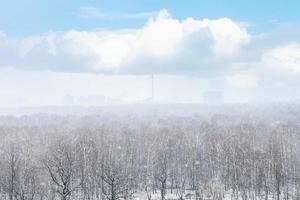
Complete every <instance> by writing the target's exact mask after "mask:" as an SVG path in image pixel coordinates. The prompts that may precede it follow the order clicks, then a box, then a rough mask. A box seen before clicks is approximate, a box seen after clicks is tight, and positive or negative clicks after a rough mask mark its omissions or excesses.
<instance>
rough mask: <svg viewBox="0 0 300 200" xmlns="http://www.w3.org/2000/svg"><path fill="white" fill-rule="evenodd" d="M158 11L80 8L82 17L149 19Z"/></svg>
mask: <svg viewBox="0 0 300 200" xmlns="http://www.w3.org/2000/svg"><path fill="white" fill-rule="evenodd" d="M157 13H158V12H154V11H153V12H138V13H111V12H104V11H101V10H100V9H98V8H96V7H93V6H83V7H81V8H80V16H81V17H82V18H99V19H148V18H150V17H154V16H156V15H157Z"/></svg>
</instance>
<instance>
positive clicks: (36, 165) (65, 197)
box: [0, 111, 300, 200]
mask: <svg viewBox="0 0 300 200" xmlns="http://www.w3.org/2000/svg"><path fill="white" fill-rule="evenodd" d="M255 112H256V111H255ZM268 112H271V111H268ZM256 113H260V114H259V115H251V113H250V112H248V111H247V112H246V113H245V114H240V113H237V114H230V113H229V114H228V113H223V114H217V113H215V114H214V115H212V116H204V115H201V114H188V115H181V114H177V115H176V114H162V113H159V114H153V113H152V114H148V115H138V114H134V113H127V114H124V113H123V114H116V113H108V112H102V113H100V114H86V115H75V114H74V115H73V114H68V115H57V114H31V115H22V116H9V115H7V116H1V117H0V138H1V139H0V199H1V200H56V199H59V200H127V199H128V200H134V199H137V200H138V199H142V200H175V199H176V200H177V199H178V200H184V199H197V200H208V199H209V200H222V199H228V200H229V199H230V200H248V199H249V200H268V199H274V200H289V199H291V200H299V199H300V156H299V155H300V126H299V125H300V123H299V122H300V118H299V114H297V113H296V114H295V112H292V111H291V112H290V111H287V112H282V111H277V112H276V114H269V115H268V114H266V113H264V112H256ZM298 113H299V112H298Z"/></svg>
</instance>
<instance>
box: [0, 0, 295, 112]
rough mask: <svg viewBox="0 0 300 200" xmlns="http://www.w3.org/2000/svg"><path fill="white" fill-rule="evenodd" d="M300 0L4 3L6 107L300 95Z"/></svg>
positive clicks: (0, 30)
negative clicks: (209, 95) (85, 100)
mask: <svg viewBox="0 0 300 200" xmlns="http://www.w3.org/2000/svg"><path fill="white" fill-rule="evenodd" d="M299 8H300V1H298V0H288V1H287V0H286V1H283V0H277V1H275V0H273V1H271V0H264V1H263V0H252V1H245V0H239V1H238V0H218V1H217V0H215V1H212V0H210V1H209V0H202V1H201V0H197V1H196V0H190V1H171V0H169V1H167V0H165V1H162V0H151V1H150V0H148V1H146V0H139V1H138V0H123V1H120V0H119V1H117V0H110V1H104V0H98V1H96V0H85V1H83V0H82V1H81V0H80V1H79V0H77V1H74V0H72V1H71V0H65V1H63V0H51V1H50V0H47V1H46V0H44V1H41V0H18V1H17V0H10V1H2V2H1V6H0V96H1V97H2V98H1V99H0V107H5V106H32V105H63V104H64V98H65V97H66V96H74V97H75V99H77V100H75V102H76V103H78V104H81V103H82V102H80V99H82V98H81V97H88V96H92V97H94V96H105V97H107V98H108V99H110V100H111V101H112V102H126V103H136V102H147V101H148V100H149V98H150V97H151V73H152V72H154V73H155V101H156V102H158V103H201V102H204V101H205V98H203V94H205V93H206V92H207V91H208V92H210V91H218V92H220V93H222V94H224V95H223V102H224V103H243V102H249V103H257V102H259V103H264V102H281V101H284V102H286V101H299V99H300V90H299V85H300V37H299V35H300V12H299Z"/></svg>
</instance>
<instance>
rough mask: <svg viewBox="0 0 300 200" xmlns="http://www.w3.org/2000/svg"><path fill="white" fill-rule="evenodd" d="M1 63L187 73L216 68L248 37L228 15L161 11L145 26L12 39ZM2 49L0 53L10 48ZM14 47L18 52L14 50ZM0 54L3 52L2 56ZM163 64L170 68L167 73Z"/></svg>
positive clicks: (25, 66) (24, 66)
mask: <svg viewBox="0 0 300 200" xmlns="http://www.w3.org/2000/svg"><path fill="white" fill-rule="evenodd" d="M2 38H4V40H13V41H14V42H10V43H9V45H10V47H9V48H10V49H12V51H9V52H10V53H9V55H8V56H6V58H5V59H3V61H2V62H1V61H0V66H4V65H5V66H14V67H15V68H19V69H47V70H52V71H70V72H73V71H84V72H106V73H118V72H122V73H127V74H130V73H145V72H146V73H149V71H151V69H150V68H154V69H155V71H156V72H157V73H160V72H162V73H169V74H173V73H177V72H178V71H180V72H181V73H183V74H191V73H194V72H197V73H198V74H203V73H202V72H204V71H213V70H214V68H213V66H214V65H215V67H216V65H218V66H217V68H216V69H217V70H220V71H222V69H220V67H219V66H220V64H218V62H220V63H221V62H222V63H223V65H224V66H222V68H224V69H225V68H226V62H225V61H224V59H233V58H234V57H236V56H238V55H239V53H240V48H241V47H242V46H243V45H245V44H247V43H248V42H249V38H250V35H249V34H248V33H247V32H246V30H245V29H244V28H243V27H241V26H240V25H238V23H236V22H234V21H232V20H231V19H228V18H221V19H216V20H209V19H204V20H195V19H192V18H188V19H184V20H178V19H175V18H173V17H172V16H171V15H170V13H169V12H168V11H167V10H161V11H160V12H159V14H158V15H157V16H156V17H155V18H151V19H149V21H148V22H147V24H146V25H145V26H144V27H141V28H138V29H132V30H117V31H76V30H70V31H66V32H51V33H47V34H45V35H43V36H37V37H30V38H21V39H10V38H8V37H7V36H4V37H3V36H2ZM5 48H7V47H5V46H2V47H0V52H1V51H3V52H6V53H7V52H8V51H7V49H5ZM14 49H16V51H14ZM0 56H1V55H0ZM166 67H167V68H168V71H166V70H165V69H166Z"/></svg>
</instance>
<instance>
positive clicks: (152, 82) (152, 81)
mask: <svg viewBox="0 0 300 200" xmlns="http://www.w3.org/2000/svg"><path fill="white" fill-rule="evenodd" d="M151 84H152V95H151V100H152V102H154V73H153V67H152V75H151Z"/></svg>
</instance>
